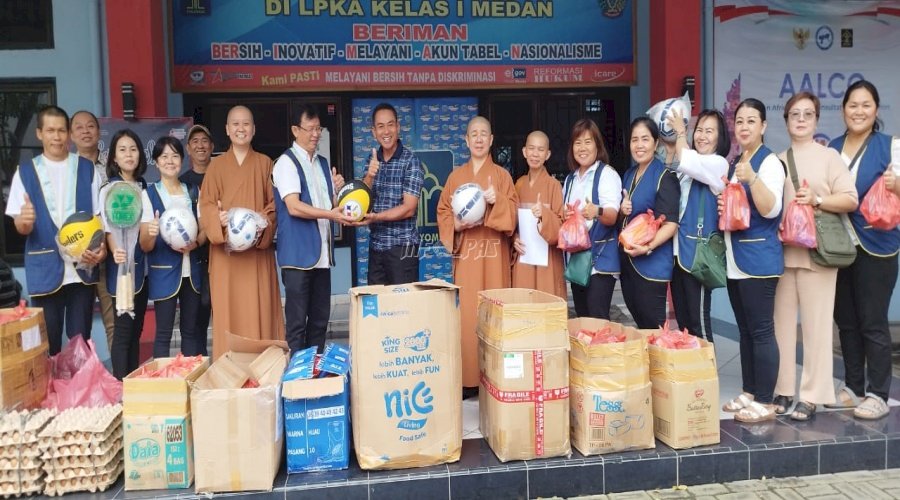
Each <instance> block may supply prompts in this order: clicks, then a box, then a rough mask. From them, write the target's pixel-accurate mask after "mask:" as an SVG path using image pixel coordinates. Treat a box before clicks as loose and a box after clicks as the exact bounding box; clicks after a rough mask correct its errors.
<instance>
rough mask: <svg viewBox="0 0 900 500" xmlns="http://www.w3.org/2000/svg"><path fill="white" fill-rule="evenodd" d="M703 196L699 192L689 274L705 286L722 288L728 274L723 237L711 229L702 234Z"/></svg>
mask: <svg viewBox="0 0 900 500" xmlns="http://www.w3.org/2000/svg"><path fill="white" fill-rule="evenodd" d="M704 201H705V197H704V196H703V193H700V215H699V217H697V246H696V248H695V249H694V262H693V263H692V264H691V271H690V272H691V276H693V277H694V278H695V279H696V280H697V281H699V282H700V283H701V284H703V286H705V287H706V288H710V289H714V288H722V287H724V286H725V283H726V280H727V279H728V275H727V272H726V269H725V238H723V237H722V233H720V232H718V231H713V232H712V233H710V234H709V236H707V237H704V236H703V209H704V208H705V203H704Z"/></svg>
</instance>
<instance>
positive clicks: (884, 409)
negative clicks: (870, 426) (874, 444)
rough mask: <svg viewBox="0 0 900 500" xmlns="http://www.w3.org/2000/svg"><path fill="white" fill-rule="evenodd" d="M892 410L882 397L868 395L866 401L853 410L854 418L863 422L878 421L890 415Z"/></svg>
mask: <svg viewBox="0 0 900 500" xmlns="http://www.w3.org/2000/svg"><path fill="white" fill-rule="evenodd" d="M889 411H890V408H888V405H887V403H885V402H884V400H883V399H881V398H880V397H878V396H876V395H874V394H872V393H871V392H869V393H866V399H865V400H864V401H863V402H862V403H860V405H859V406H857V407H856V409H855V410H853V416H854V417H856V418H859V419H862V420H878V419H879V418H882V417H884V416H885V415H887V414H888V412H889Z"/></svg>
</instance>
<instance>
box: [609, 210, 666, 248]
mask: <svg viewBox="0 0 900 500" xmlns="http://www.w3.org/2000/svg"><path fill="white" fill-rule="evenodd" d="M665 221H666V216H665V215H660V216H659V218H658V219H654V218H653V210H649V209H648V210H647V213H645V214H638V215H636V216H635V217H634V218H633V219H631V221H630V222H629V223H628V225H627V226H625V229H623V230H622V232H621V233H619V243H621V244H622V245H623V246H624V247H626V248H634V247H636V246H643V245H646V244H647V243H650V242H651V241H653V238H655V237H656V232H657V231H659V226H662V223H663V222H665Z"/></svg>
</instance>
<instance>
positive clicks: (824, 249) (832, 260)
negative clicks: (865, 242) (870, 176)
mask: <svg viewBox="0 0 900 500" xmlns="http://www.w3.org/2000/svg"><path fill="white" fill-rule="evenodd" d="M869 137H871V135H870V136H869ZM866 142H868V139H867V140H866ZM865 147H866V145H865V144H863V146H862V147H861V148H860V149H859V151H858V152H857V157H858V156H859V153H860V152H862V150H863V149H865ZM787 160H788V170H789V171H790V173H791V182H792V183H793V184H794V191H795V192H796V191H797V190H799V189H800V187H799V186H800V183H799V181H798V180H797V167H796V166H795V165H794V151H793V149H792V148H791V149H788V150H787ZM854 161H855V159H854ZM815 217H816V248H811V249H810V250H809V256H810V258H812V261H813V262H815V263H816V264H818V265H820V266H823V267H837V268H841V267H847V266H849V265H850V264H853V261H855V260H856V246H855V245H854V244H853V240H851V239H850V233H848V232H847V227H846V226H844V221H842V220H841V216H840V215H838V214H836V213H832V212H826V211H825V210H820V209H818V208H817V209H816V211H815Z"/></svg>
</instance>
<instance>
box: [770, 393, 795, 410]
mask: <svg viewBox="0 0 900 500" xmlns="http://www.w3.org/2000/svg"><path fill="white" fill-rule="evenodd" d="M772 404H773V405H774V406H775V413H776V414H778V415H784V414H785V413H787V412H788V410H790V409H791V406H792V405H793V404H794V398H792V397H790V396H775V399H774V400H773V401H772Z"/></svg>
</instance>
